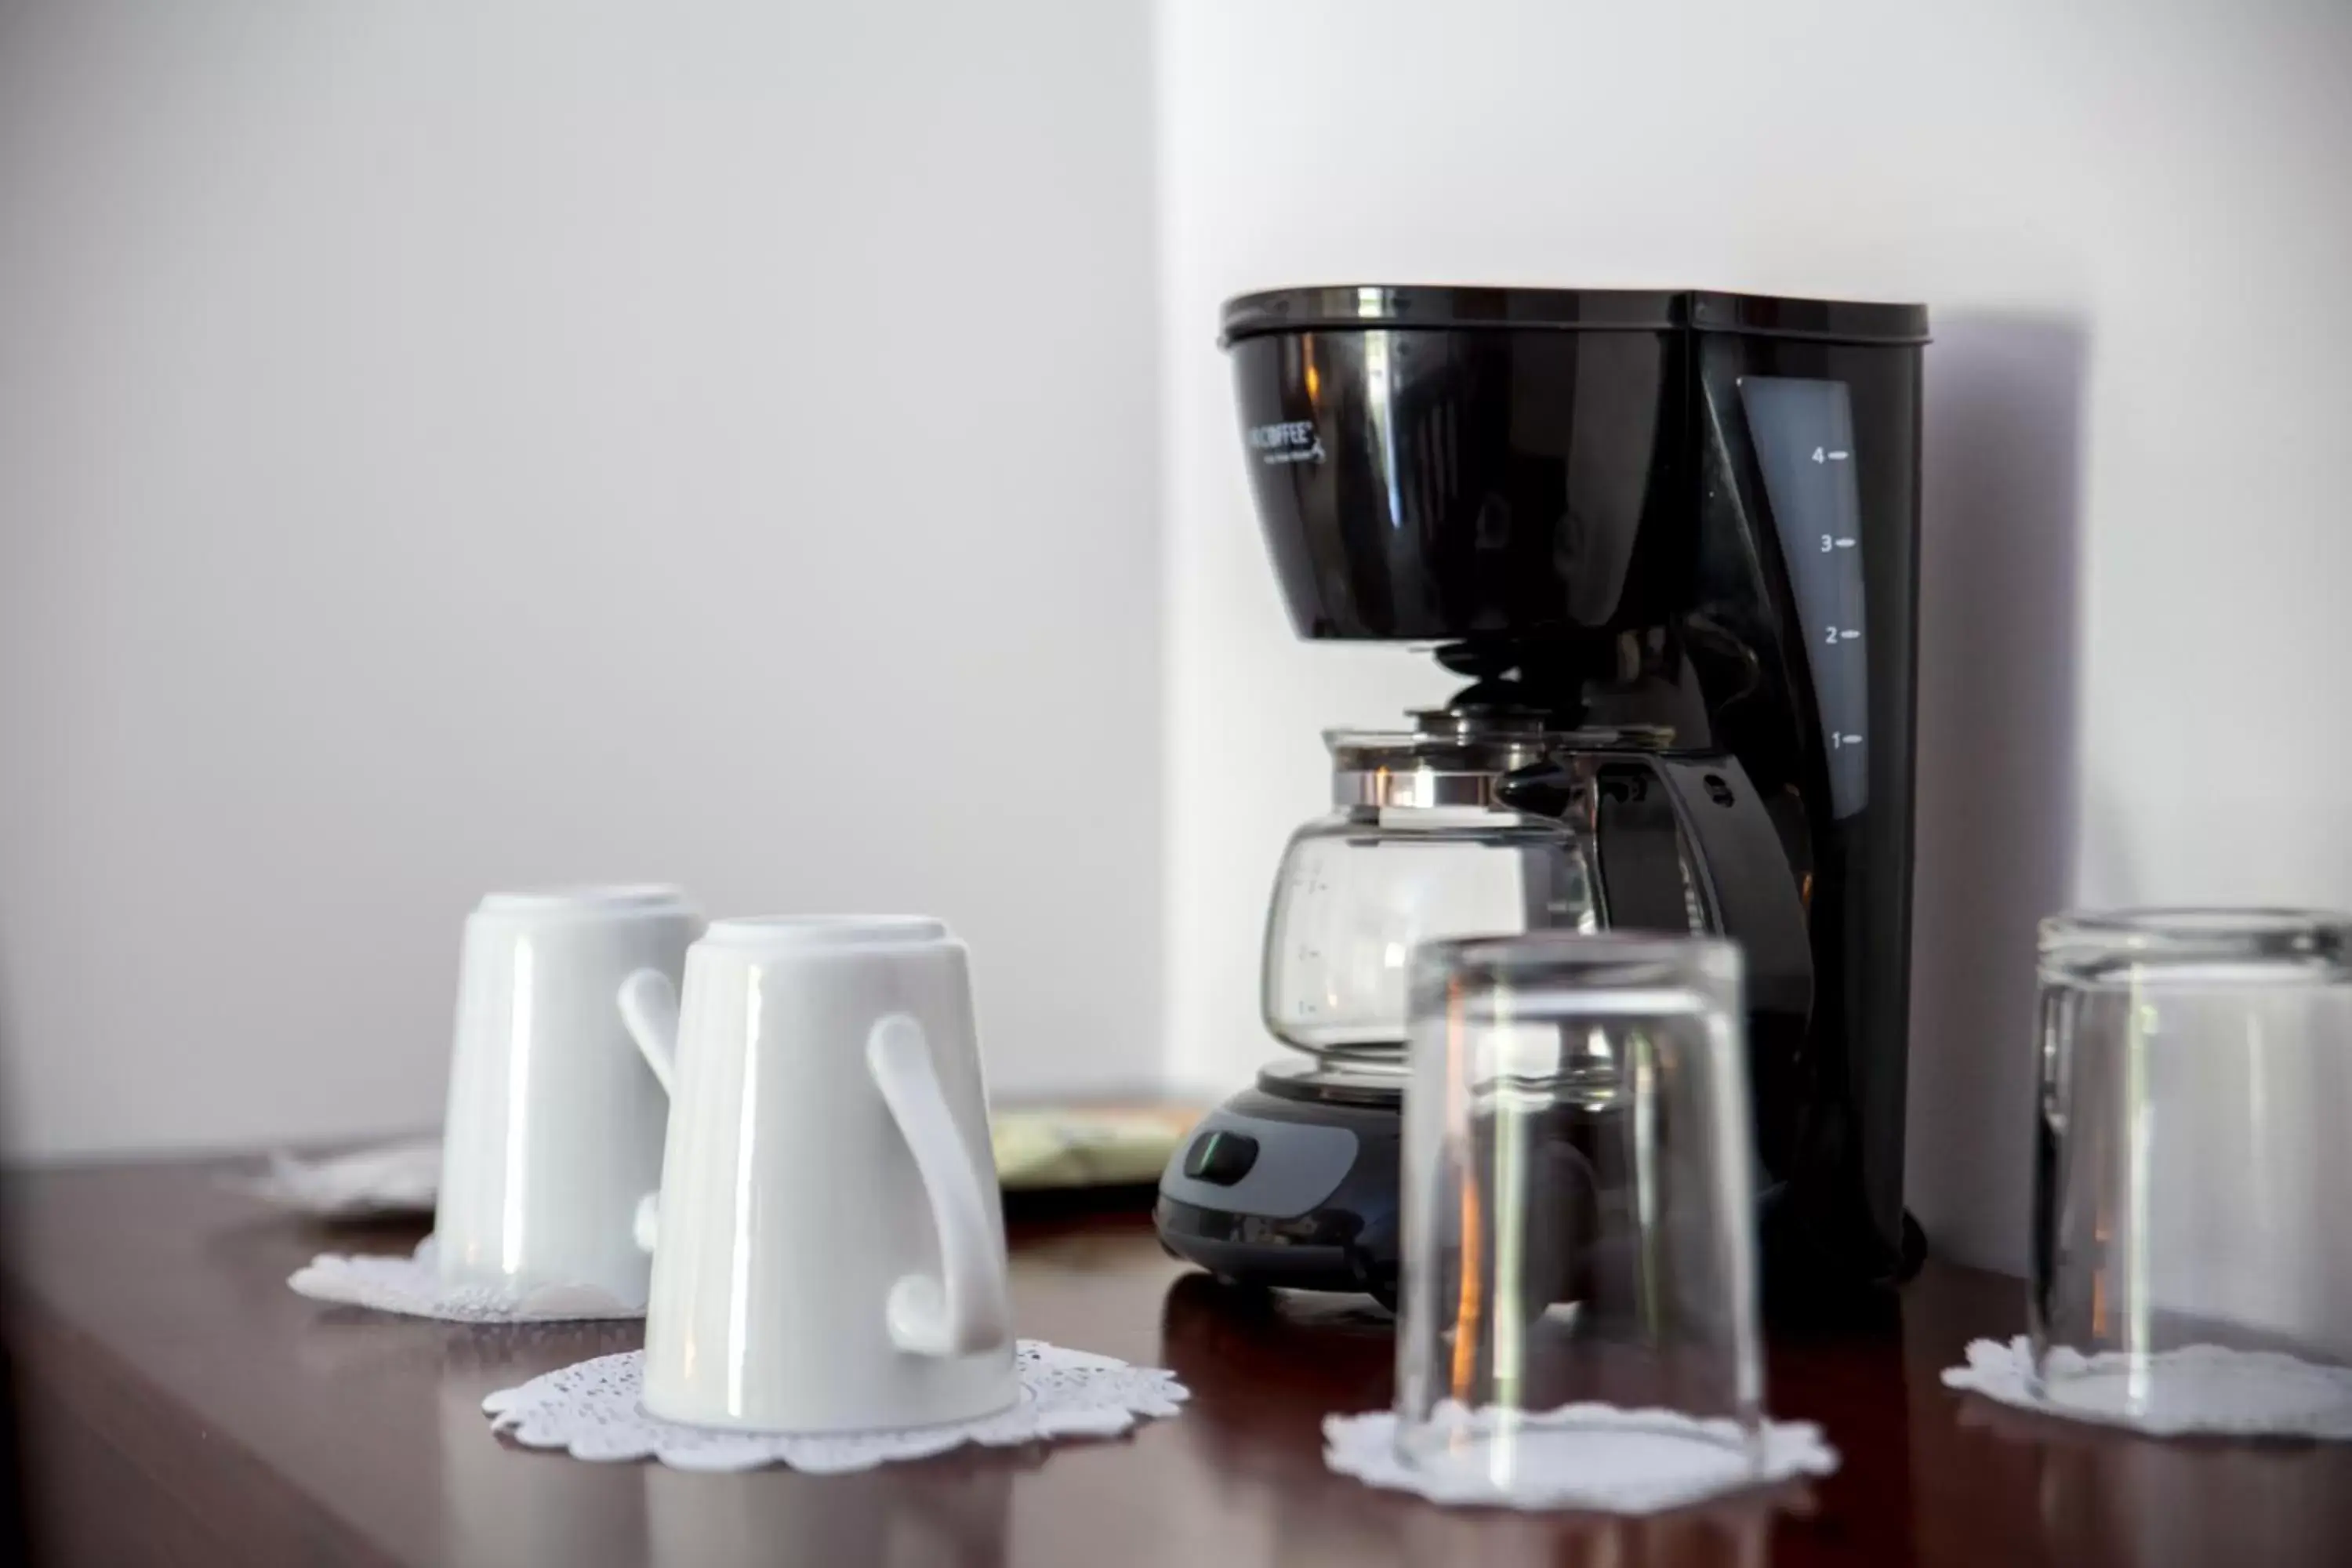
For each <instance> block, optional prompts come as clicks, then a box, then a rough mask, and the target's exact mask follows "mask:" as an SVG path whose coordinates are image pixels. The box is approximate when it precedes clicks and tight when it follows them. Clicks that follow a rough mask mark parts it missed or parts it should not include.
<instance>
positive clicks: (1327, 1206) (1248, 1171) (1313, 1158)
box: [1152, 1062, 1927, 1323]
mask: <svg viewBox="0 0 2352 1568" xmlns="http://www.w3.org/2000/svg"><path fill="white" fill-rule="evenodd" d="M1403 1131H1404V1079H1403V1076H1402V1074H1401V1073H1399V1072H1396V1071H1394V1070H1393V1069H1390V1070H1386V1071H1379V1070H1350V1069H1348V1068H1331V1067H1327V1066H1323V1065H1320V1064H1315V1063H1307V1062H1278V1063H1276V1064H1275V1065H1273V1066H1271V1067H1268V1068H1265V1069H1264V1070H1263V1071H1261V1072H1260V1073H1259V1074H1258V1079H1257V1083H1256V1084H1255V1086H1254V1087H1252V1088H1249V1089H1244V1090H1242V1091H1241V1092H1240V1093H1239V1094H1236V1095H1234V1097H1233V1098H1232V1099H1230V1100H1226V1101H1225V1102H1224V1103H1223V1105H1221V1106H1219V1107H1217V1108H1216V1109H1215V1110H1212V1111H1211V1112H1210V1113H1209V1114H1208V1115H1207V1116H1205V1117H1203V1118H1202V1120H1201V1122H1200V1125H1199V1126H1197V1127H1195V1128H1194V1129H1193V1130H1192V1134H1191V1135H1190V1136H1189V1137H1187V1138H1186V1139H1185V1141H1184V1142H1183V1143H1182V1145H1181V1146H1180V1147H1179V1148H1178V1149H1177V1151H1176V1152H1175V1153H1174V1154H1173V1155H1172V1156H1171V1158H1170V1159H1169V1162H1168V1165H1167V1168H1166V1169H1165V1170H1164V1171H1162V1172H1161V1173H1160V1200H1159V1203H1158V1204H1157V1205H1155V1206H1154V1208H1153V1210H1152V1223H1153V1224H1154V1226H1157V1228H1158V1229H1159V1232H1160V1245H1161V1246H1162V1247H1165V1248H1166V1249H1167V1250H1168V1252H1169V1253H1170V1255H1171V1256H1172V1257H1175V1258H1182V1259H1183V1260H1184V1261H1186V1262H1188V1263H1192V1264H1195V1265H1197V1266H1199V1267H1200V1268H1205V1269H1207V1270H1208V1271H1209V1272H1210V1273H1212V1274H1213V1275H1215V1276H1216V1277H1217V1278H1218V1279H1223V1280H1224V1281H1226V1282H1227V1283H1229V1284H1235V1285H1243V1286H1252V1287H1259V1288H1280V1289H1295V1290H1322V1291H1329V1292H1333V1293H1338V1294H1357V1293H1360V1294H1364V1295H1369V1296H1370V1297H1372V1298H1373V1299H1374V1300H1378V1301H1379V1302H1380V1303H1381V1305H1382V1306H1384V1307H1388V1308H1390V1309H1391V1310H1393V1309H1394V1308H1395V1306H1396V1295H1397V1269H1398V1256H1399V1254H1398V1208H1397V1194H1398V1185H1399V1181H1398V1177H1399V1171H1400V1149H1401V1146H1402V1138H1403ZM1786 1197H1787V1190H1786V1189H1785V1188H1783V1187H1780V1186H1778V1185H1769V1186H1767V1187H1766V1188H1765V1189H1764V1191H1762V1192H1761V1193H1759V1194H1758V1200H1759V1201H1758V1205H1757V1207H1758V1216H1757V1217H1758V1222H1759V1223H1758V1231H1759V1238H1758V1255H1759V1262H1760V1264H1761V1265H1762V1279H1761V1285H1762V1294H1763V1298H1764V1307H1765V1312H1766V1315H1767V1316H1768V1317H1770V1318H1773V1319H1775V1320H1777V1321H1787V1322H1801V1323H1811V1322H1821V1323H1828V1322H1843V1321H1878V1320H1879V1319H1881V1318H1882V1317H1883V1316H1884V1315H1885V1312H1887V1311H1888V1310H1892V1308H1893V1305H1894V1301H1895V1292H1894V1287H1895V1286H1896V1285H1898V1284H1900V1283H1902V1282H1903V1281H1904V1280H1906V1279H1910V1278H1911V1277H1912V1276H1913V1275H1915V1274H1916V1273H1917V1272H1918V1271H1919V1268H1920V1265H1921V1264H1922V1263H1923V1262H1924V1261H1925V1260H1926V1258H1927V1237H1926V1235H1925V1234H1924V1233H1922V1232H1921V1230H1920V1228H1919V1225H1918V1222H1917V1221H1916V1220H1915V1219H1913V1218H1912V1217H1911V1215H1908V1214H1906V1215H1903V1218H1902V1230H1901V1241H1900V1245H1899V1248H1894V1249H1890V1248H1888V1247H1886V1246H1885V1244H1884V1243H1871V1242H1867V1241H1855V1242H1854V1243H1853V1245H1852V1246H1850V1247H1847V1248H1844V1249H1839V1250H1834V1251H1830V1252H1824V1251H1822V1250H1821V1248H1820V1247H1819V1241H1818V1237H1817V1236H1816V1234H1815V1232H1816V1231H1817V1230H1818V1229H1819V1227H1818V1226H1805V1225H1803V1224H1801V1223H1798V1222H1797V1220H1796V1216H1795V1215H1793V1214H1791V1213H1790V1209H1789V1205H1787V1204H1786V1202H1785V1199H1786Z"/></svg>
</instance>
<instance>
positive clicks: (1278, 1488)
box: [5, 1164, 2352, 1568]
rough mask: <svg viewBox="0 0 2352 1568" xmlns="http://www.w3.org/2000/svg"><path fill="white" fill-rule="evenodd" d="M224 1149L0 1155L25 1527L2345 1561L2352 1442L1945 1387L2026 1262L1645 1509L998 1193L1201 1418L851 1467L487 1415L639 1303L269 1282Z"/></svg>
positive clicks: (1831, 1362) (1959, 1292)
mask: <svg viewBox="0 0 2352 1568" xmlns="http://www.w3.org/2000/svg"><path fill="white" fill-rule="evenodd" d="M224 1168H225V1167H223V1166H221V1165H219V1164H210V1165H206V1164H171V1165H134V1166H114V1167H107V1168H100V1169H89V1170H76V1171H58V1172H49V1173H39V1174H30V1175H22V1176H16V1177H13V1178H11V1179H10V1180H9V1181H8V1183H7V1186H6V1193H7V1196H8V1199H9V1202H8V1206H7V1209H6V1215H5V1218H6V1230H5V1236H6V1241H7V1245H8V1249H9V1253H10V1256H9V1258H8V1260H7V1266H6V1268H7V1278H6V1285H7V1289H6V1292H5V1308H6V1311H5V1324H6V1334H7V1342H8V1345H9V1349H10V1352H11V1355H12V1358H13V1360H14V1363H15V1372H16V1384H17V1400H18V1406H19V1409H18V1416H19V1428H20V1433H21V1440H22V1442H23V1445H24V1447H25V1449H26V1485H27V1489H28V1491H29V1494H30V1509H29V1511H30V1513H31V1516H32V1523H33V1526H34V1530H35V1532H36V1533H35V1543H36V1545H37V1548H39V1549H40V1551H41V1552H42V1553H43V1560H44V1561H54V1562H58V1563H105V1564H110V1565H114V1564H139V1563H237V1564H268V1563H405V1564H468V1563H493V1564H527V1563H551V1564H559V1565H561V1568H594V1565H597V1564H604V1563H659V1564H685V1563H692V1564H724V1563H817V1564H828V1565H830V1564H842V1565H845V1568H848V1565H860V1564H868V1563H874V1564H892V1565H897V1564H923V1565H929V1564H933V1563H1052V1564H1087V1565H1092V1564H1114V1565H1117V1568H1153V1565H1157V1564H1171V1565H1180V1564H1181V1568H1248V1565H1253V1564H1259V1563H1284V1564H1295V1565H1300V1568H1306V1565H1310V1564H1320V1563H1336V1564H1345V1565H1347V1568H1370V1565H1372V1564H1378V1563H1576V1564H1591V1565H1593V1568H1604V1565H1605V1568H1641V1565H1644V1564H1665V1563H1738V1564H1744V1565H1759V1564H1764V1563H1775V1564H1780V1565H1781V1568H1800V1565H1803V1564H1813V1563H1857V1564H1872V1565H1874V1568H1875V1565H1885V1564H1892V1563H1913V1562H1916V1563H1950V1564H1969V1565H1971V1568H1974V1565H1980V1564H2011V1563H2066V1564H2097V1563H2161V1564H2174V1563H2179V1564H2188V1563H2229V1564H2233V1565H2238V1564H2254V1563H2297V1564H2303V1563H2314V1564H2319V1563H2352V1449H2346V1448H2325V1447H2309V1446H2291V1445H2280V1446H2270V1447H2256V1446H2238V1447H2233V1446H2227V1445H2221V1444H2206V1443H2159V1442H2153V1441H2147V1440H2142V1439H2137V1438H2132V1437H2128V1436H2119V1435H2113V1434H2107V1433H2101V1432H2097V1431H2094V1430H2091V1429H2088V1428H2083V1427H2077V1426H2067V1425H2063V1424H2056V1423H2050V1422H2045V1421H2041V1420H2038V1419H2034V1418H2031V1417H2027V1416H2024V1415H2019V1414H2017V1413H2013V1412H2009V1411H2004V1410H2002V1409H2000V1408H1998V1407H1995V1406H1990V1405H1985V1404H1982V1403H1981V1402H1977V1401H1970V1400H1964V1399H1961V1398H1958V1397H1956V1396H1954V1395H1953V1394H1949V1393H1948V1392H1946V1391H1945V1390H1944V1389H1943V1388H1942V1387H1941V1386H1940V1384H1938V1382H1937V1375H1936V1374H1937V1370H1938V1369H1939V1368H1941V1367H1943V1366H1945V1365H1948V1364H1949V1363H1952V1362H1953V1361H1955V1360H1956V1359H1958V1355H1959V1353H1960V1349H1961V1346H1962V1345H1963V1344H1965V1343H1966V1342H1967V1341H1968V1340H1969V1338H1970V1337H1971V1336H1973V1335H1979V1334H2003V1333H2008V1332H2011V1331H2014V1330H2015V1329H2016V1328H2017V1326H2018V1321H2019V1317H2020V1311H2021V1300H2020V1294H2019V1289H2018V1287H2017V1286H2016V1284H2015V1283H2014V1282H2011V1281H2006V1280H2002V1279H1997V1278H1994V1277H1992V1276H1989V1275H1981V1274H1973V1273H1969V1272H1967V1271H1964V1270H1959V1269H1954V1268H1938V1267H1935V1266H1932V1265H1931V1267H1930V1268H1929V1270H1928V1272H1927V1274H1926V1275H1925V1276H1924V1277H1923V1278H1922V1279H1920V1280H1919V1281H1918V1282H1917V1283H1916V1284H1915V1285H1914V1286H1912V1287H1911V1288H1910V1289H1908V1290H1907V1291H1906V1295H1905V1299H1904V1301H1903V1304H1902V1309H1901V1311H1900V1318H1899V1321H1889V1322H1887V1323H1885V1324H1884V1325H1882V1326H1880V1327H1877V1328H1874V1329H1867V1330H1856V1331H1847V1332H1843V1333H1840V1334H1837V1335H1832V1336H1822V1337H1818V1338H1813V1339H1810V1340H1803V1341H1797V1340H1790V1339H1786V1338H1783V1339H1780V1340H1776V1342H1775V1343H1774V1347H1773V1352H1772V1363H1771V1384H1770V1393H1771V1402H1772V1405H1773V1406H1774V1409H1775V1411H1776V1413H1777V1414H1779V1415H1783V1416H1792V1417H1805V1418H1809V1419H1811V1420H1816V1421H1819V1422H1821V1423H1822V1424H1823V1425H1824V1426H1826V1427H1827V1428H1828V1430H1829V1433H1830V1435H1831V1437H1832V1441H1834V1442H1835V1443H1836V1445H1837V1446H1838V1447H1839V1448H1840V1449H1841V1450H1843V1454H1844V1457H1845V1463H1844V1466H1843V1468H1842V1469H1841V1470H1840V1471H1839V1472H1838V1474H1837V1475H1835V1476H1834V1477H1832V1478H1830V1479H1827V1480H1825V1481H1822V1482H1819V1483H1816V1484H1814V1485H1813V1486H1811V1488H1810V1489H1806V1490H1804V1491H1801V1492H1797V1493H1793V1494H1787V1495H1782V1496H1779V1497H1774V1498H1771V1499H1765V1500H1746V1501H1743V1502H1738V1503H1734V1504H1728V1505H1721V1506H1717V1507H1712V1508H1706V1509H1701V1510H1692V1511H1688V1512H1685V1513H1681V1514H1676V1515H1671V1516H1666V1517H1663V1518H1658V1519H1652V1520H1646V1521H1610V1520H1602V1519H1592V1518H1582V1517H1574V1516H1556V1517H1522V1516H1517V1515H1506V1514H1497V1513H1474V1512H1457V1511H1446V1510H1438V1509H1435V1508H1432V1507H1429V1506H1427V1505H1425V1504H1422V1503H1419V1502H1416V1501H1413V1500H1408V1499H1404V1498H1401V1497H1396V1496H1391V1495H1385V1494H1381V1493H1375V1492H1371V1491H1368V1490H1366V1489H1362V1488H1360V1487H1359V1486H1358V1485H1356V1484H1355V1483H1354V1482H1352V1481H1349V1480H1346V1479H1340V1478H1338V1477H1334V1476H1332V1475H1330V1474H1328V1473H1327V1472H1326V1471H1325V1469H1324V1468H1323V1466H1322V1462H1321V1459H1320V1457H1319V1451H1320V1437H1319V1432H1318V1423H1319V1421H1320V1418H1321V1417H1322V1415H1324V1413H1326V1412H1327V1411H1335V1410H1339V1411H1347V1410H1365V1409H1371V1408H1374V1407H1377V1406H1379V1405H1382V1404H1384V1403H1385V1402H1386V1400H1387V1398H1388V1395H1389V1361H1390V1338H1389V1334H1388V1331H1387V1326H1386V1323H1385V1321H1384V1320H1383V1319H1381V1316H1380V1315H1379V1314H1378V1313H1377V1312H1374V1311H1370V1310H1366V1309H1365V1308H1364V1307H1363V1306H1361V1305H1360V1304H1354V1303H1348V1302H1331V1301H1319V1300H1309V1299H1305V1298H1298V1299H1286V1300H1281V1301H1279V1302H1277V1303H1276V1304H1274V1305H1273V1306H1271V1307H1268V1306H1266V1305H1265V1304H1263V1303H1261V1304H1259V1305H1257V1306H1255V1307H1253V1305H1252V1304H1251V1302H1250V1300H1248V1299H1247V1298H1242V1297H1236V1296H1234V1294H1232V1293H1230V1292H1227V1291H1225V1290H1223V1289H1221V1288H1219V1287H1218V1286H1216V1285H1214V1284H1213V1282H1212V1281H1210V1280H1208V1279H1205V1278H1203V1277H1202V1276H1199V1275H1194V1274H1189V1273H1187V1272H1186V1271H1185V1270H1184V1269H1183V1268H1180V1267H1179V1266H1178V1265H1176V1264H1174V1263H1172V1262H1171V1261H1169V1260H1168V1259H1167V1258H1165V1257H1163V1256H1162V1255H1161V1254H1160V1249H1159V1247H1158V1246H1157V1245H1156V1244H1155V1243H1154V1241H1153V1240H1152V1237H1151V1233H1150V1226H1149V1225H1148V1223H1147V1222H1146V1221H1145V1220H1144V1219H1143V1217H1142V1216H1141V1215H1140V1214H1139V1213H1136V1212H1133V1211H1131V1210H1130V1211H1128V1212H1111V1213H1104V1212H1094V1213H1084V1212H1069V1211H1065V1212H1062V1213H1060V1214H1058V1215H1031V1216H1029V1217H1024V1218H1016V1223H1015V1226H1014V1243H1013V1301H1014V1307H1015V1312H1016V1316H1017V1319H1018V1321H1019V1323H1020V1326H1021V1328H1022V1331H1024V1333H1027V1334H1031V1335H1034V1336H1039V1337H1043V1338H1046V1339H1051V1340H1054V1341H1057V1342H1062V1343H1066V1344H1070V1345H1076V1346H1081V1347H1084V1348H1087V1349H1091V1350H1098V1351H1104V1352H1109V1353H1111V1354H1114V1355H1118V1356H1123V1357H1125V1358H1127V1359H1129V1360H1130V1361H1135V1362H1139V1363H1158V1364H1160V1365H1165V1366H1169V1367H1172V1368H1174V1369H1175V1370H1176V1371H1177V1372H1178V1373H1180V1374H1181V1376H1182V1377H1183V1379H1184V1381H1185V1382H1186V1383H1187V1384H1190V1385H1191V1387H1192V1404H1191V1405H1190V1406H1189V1407H1188V1408H1187V1409H1186V1411H1185V1413H1184V1414H1183V1415H1181V1416H1180V1417H1179V1418H1177V1419H1175V1420H1172V1421H1161V1422H1153V1423H1150V1424H1147V1425H1145V1426H1142V1427H1140V1428H1139V1430H1138V1431H1137V1432H1136V1433H1135V1434H1134V1435H1133V1436H1131V1437H1129V1438H1127V1439H1123V1440H1118V1441H1110V1442H1100V1443H1092V1444H1082V1445H1076V1446H1071V1447H1056V1448H1052V1449H1043V1450H1037V1451H1034V1452H1015V1451H984V1452H983V1451H973V1450H966V1451H964V1452H962V1453H960V1454H957V1455H953V1456H950V1457H947V1458H939V1459H934V1460H929V1461H926V1462H924V1463H921V1464H916V1465H901V1466H892V1467H887V1468H882V1469H879V1470H876V1471H872V1472H869V1473H867V1474H865V1475H858V1476H847V1477H835V1478H817V1477H807V1476H799V1475H794V1474H792V1473H790V1472H788V1471H781V1470H768V1471H761V1472H758V1473H754V1474H751V1475H738V1476H696V1475H688V1474H683V1473H680V1472H677V1471H673V1470H669V1469H666V1468H662V1467H661V1466H659V1465H653V1464H637V1465H591V1464H583V1463H581V1462H579V1461H577V1460H573V1459H572V1458H567V1457H564V1456H562V1455H557V1454H547V1453H534V1452H530V1451H528V1450H524V1449H520V1448H517V1447H513V1446H511V1445H509V1444H508V1443H506V1442H504V1441H503V1440H501V1439H499V1438H497V1437H494V1436H491V1434H490V1430H489V1424H488V1421H487V1420H486V1419H485V1418H484V1417H483V1415H482V1414H481V1410H480V1405H481V1400H482V1396H483V1395H484V1394H488V1393H489V1392H490V1391H491V1390H493V1389H496V1388H502V1387H507V1386H509V1385H511V1384H517V1383H520V1382H521V1381H523V1380H524V1379H526V1378H528V1377H530V1376H531V1375H533V1374H535V1373H541V1372H546V1371H550V1370H551V1369H553V1368H556V1367H559V1366H562V1365H564V1364H565V1363H570V1362H573V1361H577V1360H580V1359H582V1358H583V1357H586V1356H590V1355H597V1354H602V1353H604V1352H610V1351H614V1350H622V1349H626V1348H630V1347H633V1346H635V1344H636V1343H637V1340H638V1329H637V1327H636V1325H634V1324H627V1325H615V1324H601V1325H560V1326H541V1327H531V1328H515V1329H495V1328H492V1329H484V1328H464V1327H458V1326H455V1325H446V1324H439V1323H430V1322H421V1321H408V1320H403V1319H397V1318H390V1317H383V1316H379V1315H377V1314H373V1313H370V1312H365V1311H360V1310H352V1309H339V1308H327V1307H321V1306H319V1305H317V1304H315V1303H312V1302H310V1301H306V1300H301V1299H300V1298H298V1297H296V1296H295V1295H294V1294H293V1293H292V1292H290V1291H289V1290H288V1289H286V1286H285V1279H286V1276H287V1275H288V1273H289V1272H290V1271H291V1270H292V1269H293V1268H295V1267H296V1266H297V1265H299V1264H300V1263H301V1262H303V1261H304V1260H306V1259H307V1258H309V1257H310V1254H312V1253H313V1252H316V1251H319V1250H320V1249H322V1248H336V1249H341V1250H362V1251H363V1250H390V1249H393V1248H395V1247H406V1246H408V1245H409V1244H410V1243H411V1242H413V1241H414V1239H415V1235H416V1232H415V1229H413V1228H411V1229H400V1228H394V1227H381V1228H374V1229H362V1230H356V1231H354V1230H352V1229H349V1228H344V1229H339V1230H327V1229H321V1228H319V1227H316V1226H310V1225H308V1224H306V1223H304V1222H301V1221H299V1220H295V1219H291V1218H289V1217H287V1216H285V1215H280V1214H278V1213H275V1212H273V1211H271V1210H269V1209H267V1208H265V1207H263V1206H262V1205H259V1204H257V1203H256V1202H254V1201H253V1200H251V1199H248V1198H247V1197H244V1196H241V1195H239V1194H236V1193H234V1192H231V1191H228V1190H226V1189H225V1188H224V1187H223V1186H221V1184H219V1183H218V1181H217V1177H218V1175H219V1174H220V1173H221V1172H222V1170H223V1169H224Z"/></svg>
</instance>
